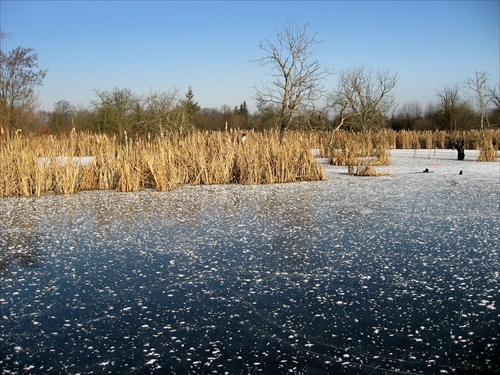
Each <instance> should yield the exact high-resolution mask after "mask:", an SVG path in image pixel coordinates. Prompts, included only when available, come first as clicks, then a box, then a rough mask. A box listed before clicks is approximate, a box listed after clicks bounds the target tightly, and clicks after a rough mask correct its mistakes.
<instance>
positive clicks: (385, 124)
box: [0, 22, 500, 138]
mask: <svg viewBox="0 0 500 375" xmlns="http://www.w3.org/2000/svg"><path fill="white" fill-rule="evenodd" d="M0 36H1V37H2V38H4V37H6V34H4V33H2V34H1V35H0ZM317 43H319V42H318V41H317V39H316V34H311V33H310V32H309V24H304V25H299V24H296V23H294V22H287V23H286V24H285V25H284V26H283V27H282V28H281V29H279V30H277V31H276V33H275V34H274V35H270V36H269V37H267V38H266V39H265V40H264V41H261V42H260V44H259V47H260V49H261V51H262V54H263V56H262V57H261V58H258V59H256V60H255V63H256V65H257V66H258V67H264V68H270V70H269V75H270V77H272V78H271V80H270V81H269V82H267V83H266V84H264V85H263V86H261V87H255V97H254V99H255V100H256V103H257V111H256V112H255V113H249V110H248V106H247V103H246V101H245V100H243V101H241V102H240V103H239V104H238V105H235V106H234V107H231V106H228V105H223V106H222V107H220V108H202V107H201V106H200V105H199V104H198V102H196V100H195V95H194V92H193V89H192V88H191V87H189V88H188V90H187V92H186V93H184V94H183V95H180V94H179V92H178V91H177V90H173V91H156V92H150V93H148V94H146V95H140V96H139V95H136V94H134V93H133V92H132V91H131V90H130V89H129V88H120V87H115V88H114V89H112V90H95V91H94V95H95V98H94V99H93V100H92V102H91V105H90V106H89V107H86V108H77V107H76V106H75V105H73V104H72V103H70V102H68V101H66V100H60V101H58V102H57V103H55V104H54V108H53V110H52V111H50V112H43V111H39V110H38V105H37V98H36V93H35V88H36V87H37V86H39V85H42V84H43V79H44V78H45V75H46V74H47V70H44V69H40V68H39V66H38V56H37V53H36V52H35V51H34V50H33V49H31V48H23V47H17V48H15V49H14V50H12V51H10V52H5V51H3V50H2V51H0V68H1V74H0V95H1V96H0V127H1V128H0V131H1V136H3V137H7V138H8V137H12V136H13V135H14V134H15V133H16V132H19V131H36V132H46V133H51V134H60V133H66V132H70V131H72V129H75V130H78V131H88V132H96V133H107V134H119V135H123V134H125V133H127V134H131V135H132V134H139V135H147V136H155V135H158V134H162V133H164V132H167V131H172V130H180V131H184V130H185V131H189V130H192V129H203V130H228V129H250V128H251V129H256V130H265V129H272V128H277V129H279V130H280V133H281V135H283V134H284V132H285V131H286V130H287V129H311V130H327V131H335V130H337V129H340V128H343V129H347V130H353V131H368V130H375V129H381V128H390V129H394V130H422V131H424V130H449V131H456V130H468V129H482V130H483V129H485V128H493V127H498V126H499V125H500V92H499V87H498V86H494V87H493V86H491V85H490V83H489V75H488V73H486V72H483V71H476V72H475V75H474V76H473V77H471V78H468V79H466V81H465V82H463V83H456V84H454V85H452V86H445V87H444V88H443V89H442V90H436V99H437V100H436V101H435V102H433V103H430V104H428V105H427V107H426V108H422V106H421V105H420V104H419V103H417V102H410V103H405V104H403V105H402V106H398V105H397V102H396V98H395V96H394V89H395V87H396V86H397V83H398V80H399V75H398V73H392V72H390V71H389V70H373V69H370V68H368V67H365V66H355V67H351V68H349V69H346V70H343V71H340V72H337V73H336V75H337V77H338V79H337V85H336V87H334V88H329V89H327V88H325V87H324V85H325V82H326V79H327V78H328V77H329V76H330V75H332V74H333V72H332V70H331V69H329V68H328V67H325V66H324V65H322V64H320V62H319V61H318V60H316V59H315V57H314V47H315V45H316V44H317Z"/></svg>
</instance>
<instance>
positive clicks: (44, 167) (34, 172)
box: [0, 131, 324, 197]
mask: <svg viewBox="0 0 500 375" xmlns="http://www.w3.org/2000/svg"><path fill="white" fill-rule="evenodd" d="M83 157H85V158H83ZM323 179H324V170H323V168H322V167H321V166H320V165H319V164H317V163H316V162H315V160H314V158H313V157H312V155H311V154H310V150H309V148H305V145H304V143H303V142H301V141H300V140H298V139H297V138H296V137H294V136H292V135H290V136H287V137H286V139H285V142H284V144H283V145H282V144H280V141H279V133H278V132H275V131H269V132H264V133H252V134H250V135H249V136H248V140H247V142H246V143H244V144H243V143H242V142H241V134H240V133H237V132H234V133H229V132H201V131H198V132H192V133H189V134H184V135H182V134H179V133H172V134H167V135H164V136H162V137H158V138H155V139H152V140H151V139H142V138H132V137H127V135H126V134H124V136H123V137H121V139H120V140H118V139H116V138H111V137H108V136H105V135H94V134H85V133H78V134H77V133H72V134H71V135H70V136H68V137H60V138H55V137H40V136H38V137H37V136H26V137H24V138H23V137H16V138H15V139H12V140H10V141H8V142H5V141H3V142H2V143H1V144H0V197H6V196H27V197H29V196H40V195H42V194H44V193H46V192H54V193H62V194H71V193H74V192H76V191H79V190H110V189H114V190H117V191H123V192H125V191H138V190H141V189H148V188H152V189H156V190H158V191H168V190H172V189H175V188H176V187H178V186H180V185H182V184H228V183H239V184H267V183H277V182H293V181H311V180H323Z"/></svg>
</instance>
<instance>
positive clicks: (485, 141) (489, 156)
mask: <svg viewBox="0 0 500 375" xmlns="http://www.w3.org/2000/svg"><path fill="white" fill-rule="evenodd" d="M498 146H500V145H499V144H498V143H497V148H498ZM497 148H495V147H494V146H493V138H492V137H491V135H487V134H485V135H484V136H483V138H482V140H481V143H480V145H479V155H478V157H477V159H476V160H477V161H497V160H498V150H497Z"/></svg>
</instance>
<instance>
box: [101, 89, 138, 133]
mask: <svg viewBox="0 0 500 375" xmlns="http://www.w3.org/2000/svg"><path fill="white" fill-rule="evenodd" d="M95 94H96V95H97V98H98V100H96V101H93V105H94V106H95V107H96V109H97V114H98V117H99V122H98V131H107V132H114V133H118V134H119V135H120V136H123V135H124V131H130V130H131V128H132V124H133V122H134V119H133V116H132V114H133V113H134V110H135V108H136V105H137V104H138V101H137V98H136V96H135V95H134V94H133V93H132V91H131V90H130V89H128V88H118V87H115V88H114V89H113V91H99V90H95Z"/></svg>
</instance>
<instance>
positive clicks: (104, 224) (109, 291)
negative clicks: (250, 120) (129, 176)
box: [0, 150, 500, 374]
mask: <svg viewBox="0 0 500 375" xmlns="http://www.w3.org/2000/svg"><path fill="white" fill-rule="evenodd" d="M476 155H477V153H476V152H474V151H467V152H466V160H465V161H457V160H455V159H456V152H455V151H439V150H438V151H437V152H436V153H435V152H434V151H433V150H432V151H426V150H419V151H418V152H414V151H413V150H408V151H400V150H398V151H392V152H391V161H392V165H391V166H390V167H384V168H381V169H389V170H391V172H392V174H390V175H388V176H382V177H355V176H349V175H347V174H346V168H345V167H333V166H328V167H327V180H326V181H322V182H307V183H293V184H280V185H270V186H269V185H268V186H239V185H225V186H196V187H192V186H185V187H182V188H180V189H177V190H175V191H172V192H168V193H156V192H152V191H144V192H140V193H116V192H95V191H94V192H81V193H78V194H75V195H68V196H65V195H47V196H44V197H41V198H4V199H0V210H1V211H0V215H1V220H0V233H1V240H0V283H1V284H0V287H1V296H0V330H1V332H0V368H2V369H3V371H4V374H9V373H22V372H26V373H33V374H37V373H39V374H42V373H43V374H46V373H57V374H62V373H68V374H78V373H81V374H85V373H118V372H119V373H124V374H148V373H158V374H161V373H165V374H168V373H175V374H186V373H190V374H208V373H214V374H223V373H227V374H255V373H264V374H271V373H273V374H285V373H294V374H327V373H332V374H340V373H343V374H360V373H361V374H385V373H403V374H405V373H424V374H438V373H441V374H447V373H449V374H466V373H467V374H472V373H488V372H489V373H494V372H499V371H500V356H499V353H500V342H499V340H500V310H499V308H500V291H499V289H500V260H499V243H500V207H499V202H500V164H499V163H498V162H495V163H477V162H475V161H474V159H475V156H476ZM426 168H428V169H429V170H430V173H422V171H423V170H424V169H426ZM460 171H462V174H459V172H460Z"/></svg>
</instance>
